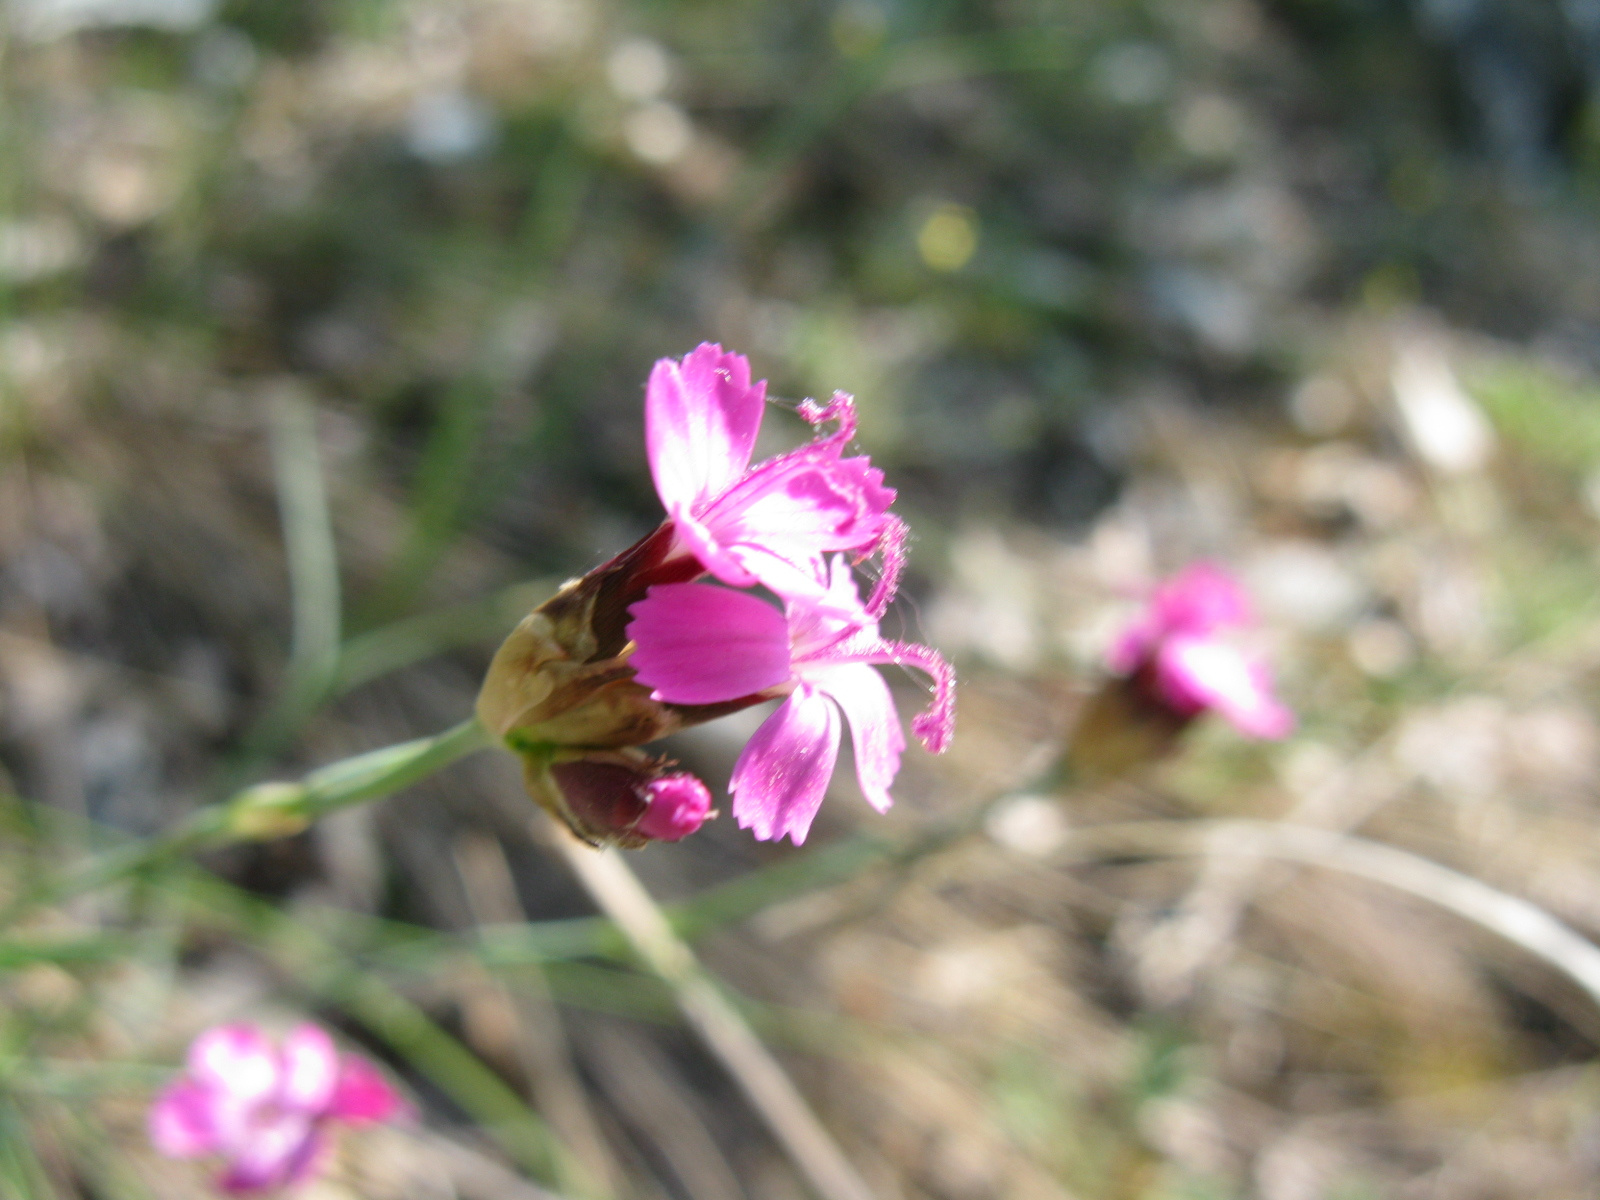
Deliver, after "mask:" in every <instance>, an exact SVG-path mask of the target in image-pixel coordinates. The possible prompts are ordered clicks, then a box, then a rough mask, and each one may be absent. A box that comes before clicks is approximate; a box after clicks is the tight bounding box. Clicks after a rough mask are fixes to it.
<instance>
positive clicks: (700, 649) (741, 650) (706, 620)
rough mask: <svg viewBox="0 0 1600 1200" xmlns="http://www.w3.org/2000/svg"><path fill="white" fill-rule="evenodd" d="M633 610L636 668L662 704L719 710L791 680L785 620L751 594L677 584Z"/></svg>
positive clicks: (652, 593) (631, 624) (631, 636)
mask: <svg viewBox="0 0 1600 1200" xmlns="http://www.w3.org/2000/svg"><path fill="white" fill-rule="evenodd" d="M628 611H629V612H630V613H631V614H633V619H632V620H631V621H630V622H629V623H628V628H627V635H628V638H629V639H630V640H631V641H632V642H634V643H635V649H634V652H633V657H632V658H630V659H629V660H628V661H629V665H630V666H632V667H633V669H634V671H635V672H636V673H637V676H638V679H639V682H640V683H642V684H644V685H645V686H646V687H648V688H651V689H652V690H653V692H654V694H655V697H656V699H658V700H665V701H667V702H668V703H671V704H717V703H719V702H721V701H723V700H734V699H737V698H738V697H740V696H748V695H751V694H752V693H754V692H760V691H764V690H765V689H767V688H770V687H775V686H777V685H778V684H781V683H784V682H786V681H787V680H788V679H789V678H790V668H789V633H788V625H787V623H786V622H785V621H784V618H783V614H782V613H780V612H779V611H778V610H777V609H775V608H773V607H772V605H770V604H767V603H766V602H765V601H762V600H760V599H757V598H756V597H755V596H752V595H750V594H749V593H748V592H736V591H732V590H730V589H728V588H722V587H714V586H712V585H711V584H706V583H670V584H664V585H661V586H658V587H653V588H651V589H650V591H649V593H648V594H647V595H646V596H645V598H644V599H643V600H641V601H639V602H638V603H637V604H634V605H632V606H631V607H630V608H629V609H628Z"/></svg>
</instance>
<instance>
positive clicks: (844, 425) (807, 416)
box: [799, 392, 856, 450]
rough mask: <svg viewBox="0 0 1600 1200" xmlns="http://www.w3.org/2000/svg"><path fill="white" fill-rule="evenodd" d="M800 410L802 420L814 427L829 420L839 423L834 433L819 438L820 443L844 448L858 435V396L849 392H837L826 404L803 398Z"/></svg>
mask: <svg viewBox="0 0 1600 1200" xmlns="http://www.w3.org/2000/svg"><path fill="white" fill-rule="evenodd" d="M799 412H800V418H801V420H803V421H805V423H806V424H807V425H810V426H811V427H812V428H813V429H817V428H819V427H821V426H823V425H825V424H827V423H828V422H829V421H837V422H838V423H839V425H838V428H836V429H835V430H834V431H833V433H831V434H829V435H828V436H827V437H825V438H821V439H819V444H827V445H833V446H837V447H839V448H840V449H841V450H842V449H843V448H844V447H845V446H848V445H849V444H850V442H851V441H852V440H853V439H854V438H855V436H856V398H855V397H854V396H852V395H851V394H850V393H849V392H835V393H834V394H833V398H832V399H830V400H829V401H828V402H827V403H826V404H818V403H817V402H816V401H815V400H802V401H800V408H799Z"/></svg>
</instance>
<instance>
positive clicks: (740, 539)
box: [645, 343, 894, 598]
mask: <svg viewBox="0 0 1600 1200" xmlns="http://www.w3.org/2000/svg"><path fill="white" fill-rule="evenodd" d="M765 404H766V383H765V382H757V383H751V381H750V364H749V362H748V360H746V359H745V357H744V356H743V355H740V354H729V353H725V352H724V351H723V349H722V347H721V346H717V345H713V344H710V343H707V344H704V345H701V346H699V347H697V348H696V349H695V350H694V351H692V352H691V353H689V354H688V355H685V356H684V358H683V359H682V361H676V360H673V359H666V358H664V359H662V360H661V361H659V362H657V363H656V365H655V368H654V369H653V370H652V371H651V372H650V382H649V384H648V386H647V388H646V392H645V445H646V449H647V451H648V453H649V457H650V471H651V475H652V477H653V478H654V480H655V484H656V491H657V493H658V494H659V495H660V497H661V503H662V505H663V507H665V508H666V510H667V516H668V519H669V520H670V521H671V522H672V524H673V527H674V528H675V530H676V531H677V536H678V539H679V542H680V543H681V545H682V547H683V548H684V550H686V551H687V552H688V553H689V554H692V555H693V556H694V557H695V558H696V559H697V560H698V561H699V562H700V563H701V564H702V565H703V566H704V567H705V569H706V570H707V571H709V572H710V573H711V574H713V575H715V576H716V577H717V578H718V579H720V580H722V581H723V582H724V583H728V584H732V585H733V586H735V587H753V586H755V585H756V584H758V583H759V584H762V585H764V586H766V587H769V588H771V589H772V590H773V591H775V592H777V593H778V594H779V595H781V596H784V597H790V596H808V597H812V598H817V597H820V596H821V595H822V594H823V592H824V591H825V589H826V585H827V578H826V570H825V568H824V566H823V559H824V556H825V555H827V554H829V553H830V552H834V551H854V552H856V553H858V554H865V553H869V552H871V551H872V550H873V549H875V548H877V547H879V546H880V545H882V544H884V543H885V542H886V540H889V539H890V538H891V537H892V535H891V533H890V530H891V525H892V518H890V517H889V515H888V511H889V506H890V504H892V503H893V502H894V490H893V489H892V488H888V487H885V486H884V483H883V472H881V471H879V470H878V469H877V468H875V467H873V466H872V464H871V462H870V460H868V459H867V458H865V457H859V458H846V457H844V448H845V446H846V445H847V444H848V443H849V441H850V439H851V438H853V437H854V436H855V427H856V419H855V406H854V402H853V401H852V400H851V398H850V397H849V396H847V395H845V394H844V393H842V392H840V393H836V394H835V395H834V398H833V400H832V402H831V403H829V404H828V405H826V406H822V405H817V404H814V403H812V402H810V401H807V402H806V404H804V405H802V406H801V410H800V411H801V415H802V416H804V417H805V418H806V420H808V421H809V422H810V423H811V424H812V425H813V426H820V425H822V424H823V423H825V422H827V421H830V420H832V421H836V422H837V428H836V430H835V431H834V432H833V433H832V434H830V435H828V436H825V437H819V438H817V439H816V440H814V441H812V442H810V443H809V444H807V445H805V446H802V447H800V448H799V449H797V450H793V451H790V452H789V453H788V454H781V455H779V456H777V457H776V458H771V459H767V460H766V461H765V462H762V463H758V464H757V465H756V466H754V467H751V466H750V455H751V452H752V450H753V448H754V445H755V439H756V434H757V433H758V432H759V430H760V427H761V417H762V413H763V410H764V408H765Z"/></svg>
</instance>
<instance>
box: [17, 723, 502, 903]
mask: <svg viewBox="0 0 1600 1200" xmlns="http://www.w3.org/2000/svg"><path fill="white" fill-rule="evenodd" d="M491 741H492V739H491V738H490V736H489V732H488V730H486V729H484V727H483V726H482V725H480V724H479V723H478V720H477V718H476V717H472V718H468V719H467V720H465V721H463V722H461V724H459V725H456V726H454V727H453V728H450V729H447V730H445V731H444V732H443V733H436V734H433V735H431V736H429V737H421V738H415V739H413V740H412V741H409V742H401V743H399V744H398V745H395V746H385V747H383V748H382V749H379V750H369V751H368V752H367V753H365V754H357V755H355V756H354V757H351V758H346V759H341V760H339V761H338V762H334V763H329V764H328V765H327V766H325V767H319V768H318V769H317V770H315V771H312V772H311V773H310V774H309V775H307V776H306V777H305V779H304V780H302V781H301V782H300V783H264V784H257V785H256V786H254V787H250V788H246V789H245V790H244V791H242V792H239V793H238V794H237V795H235V796H234V797H233V798H232V799H230V800H228V801H226V802H224V803H222V804H213V805H209V806H207V807H205V808H201V809H197V810H196V811H195V812H193V813H191V814H190V815H189V816H188V818H187V819H185V820H183V821H181V822H179V824H178V825H177V826H175V827H174V828H173V829H171V830H169V831H168V832H167V833H164V834H162V835H160V836H158V837H155V838H152V839H150V840H149V841H144V842H135V843H132V844H129V845H126V846H120V847H118V848H117V849H115V850H110V851H107V852H106V853H104V854H101V855H100V856H99V857H98V858H95V859H93V860H91V861H90V862H89V863H88V865H86V866H85V867H84V868H83V869H81V870H80V871H78V872H76V873H75V874H73V875H70V876H68V877H67V878H66V879H64V880H61V881H60V882H58V883H57V884H55V885H54V886H53V887H50V888H48V889H44V890H42V891H39V892H35V893H33V894H31V895H29V896H25V897H22V898H20V899H19V900H18V901H16V902H15V903H14V904H13V905H11V906H10V907H9V908H8V910H7V911H6V912H5V913H4V914H0V925H4V924H6V923H8V922H9V921H10V920H12V919H13V918H15V916H16V915H17V914H18V913H19V912H20V911H22V910H24V909H26V908H31V907H34V906H36V905H39V904H53V903H58V902H60V901H61V900H63V899H65V898H67V897H69V896H75V895H79V894H81V893H83V892H87V891H93V890H94V889H95V888H100V887H105V886H106V885H107V884H110V883H115V882H116V881H117V880H119V879H125V878H127V877H128V876H130V875H136V874H139V873H141V872H144V871H147V870H149V869H151V868H153V867H156V866H158V865H160V864H161V863H164V862H169V861H171V860H172V859H174V858H178V857H180V856H182V855H185V854H190V853H193V852H194V851H197V850H205V849H211V848H213V847H216V846H221V845H226V844H228V843H230V842H238V841H249V840H252V839H259V838H270V837H283V836H286V835H288V834H292V833H298V832H299V831H300V830H302V829H304V828H306V827H307V826H308V825H310V824H311V823H312V822H313V821H315V820H317V819H318V818H319V817H323V816H326V815H327V814H328V813H331V812H334V811H336V810H338V809H341V808H348V807H349V806H350V805H352V804H360V803H362V802H364V801H367V800H375V799H377V798H378V797H379V796H387V795H388V794H389V793H391V792H397V791H399V790H400V789H401V788H403V787H408V786H409V785H411V784H413V783H415V782H417V780H419V779H423V778H425V777H426V776H428V775H431V774H433V773H434V772H435V771H437V770H440V769H441V768H443V767H446V766H448V765H449V764H450V763H452V762H455V761H456V760H457V759H459V758H464V757H465V756H466V755H468V754H471V753H473V752H474V751H477V750H482V749H484V748H486V747H487V746H489V745H490V744H491Z"/></svg>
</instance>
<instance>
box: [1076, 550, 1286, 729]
mask: <svg viewBox="0 0 1600 1200" xmlns="http://www.w3.org/2000/svg"><path fill="white" fill-rule="evenodd" d="M1254 620H1255V616H1254V613H1253V612H1252V610H1251V607H1250V600H1249V597H1247V596H1246V595H1245V592H1244V589H1243V588H1242V587H1241V586H1240V585H1239V583H1238V581H1237V580H1236V579H1234V578H1233V576H1232V575H1229V574H1228V573H1227V572H1226V571H1224V570H1222V569H1221V568H1220V567H1217V566H1214V565H1213V564H1211V563H1206V562H1199V563H1195V564H1193V565H1192V566H1189V567H1187V568H1185V569H1184V570H1183V571H1181V572H1179V573H1178V574H1177V575H1174V576H1173V577H1172V578H1171V579H1169V580H1167V581H1166V582H1165V583H1163V584H1162V585H1161V586H1160V587H1158V588H1157V589H1156V590H1155V592H1154V593H1153V594H1152V595H1151V597H1150V602H1149V604H1148V606H1147V607H1146V609H1145V611H1144V612H1143V613H1142V614H1140V616H1139V617H1138V618H1136V619H1135V620H1134V622H1133V623H1132V624H1131V625H1129V626H1128V627H1127V628H1126V629H1125V630H1123V632H1122V634H1121V635H1120V636H1119V637H1118V638H1117V640H1116V642H1115V643H1114V644H1113V645H1112V647H1111V652H1110V653H1109V654H1108V655H1107V665H1108V666H1109V667H1110V668H1111V669H1112V670H1113V671H1116V672H1117V673H1118V674H1122V675H1129V676H1132V677H1133V678H1134V680H1135V682H1138V683H1142V684H1143V685H1144V686H1146V687H1147V688H1148V689H1149V690H1150V691H1151V692H1152V693H1153V695H1154V696H1155V698H1156V699H1157V700H1158V701H1160V702H1161V703H1162V704H1164V705H1166V706H1167V707H1168V708H1170V709H1172V710H1173V711H1174V712H1176V713H1178V714H1179V715H1180V716H1185V717H1189V716H1194V715H1197V714H1198V713H1201V712H1203V711H1205V710H1206V709H1211V710H1213V711H1215V712H1218V713H1220V714H1221V715H1222V716H1223V717H1225V718H1226V719H1227V720H1228V721H1229V722H1230V723H1231V724H1232V725H1233V727H1234V728H1235V729H1237V730H1238V731H1239V732H1240V733H1243V734H1245V735H1247V736H1249V737H1258V738H1281V737H1284V736H1286V735H1287V734H1288V733H1289V732H1290V731H1291V730H1292V729H1293V728H1294V723H1295V718H1294V713H1292V712H1291V711H1290V710H1289V709H1288V708H1287V707H1285V706H1284V705H1283V704H1282V703H1281V702H1280V701H1279V700H1278V698H1277V697H1276V696H1275V695H1274V694H1273V690H1272V679H1271V676H1270V675H1269V674H1268V673H1267V669H1266V668H1265V667H1264V666H1262V665H1261V664H1260V663H1258V662H1256V661H1254V660H1253V659H1250V658H1249V657H1247V656H1246V655H1245V654H1244V653H1243V652H1242V651H1241V650H1239V649H1238V648H1237V647H1236V646H1234V645H1232V644H1231V643H1229V642H1228V641H1227V640H1226V639H1225V638H1224V637H1223V636H1222V635H1223V633H1224V631H1226V630H1227V629H1230V628H1237V627H1241V626H1246V625H1249V624H1251V623H1252V622H1253V621H1254Z"/></svg>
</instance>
